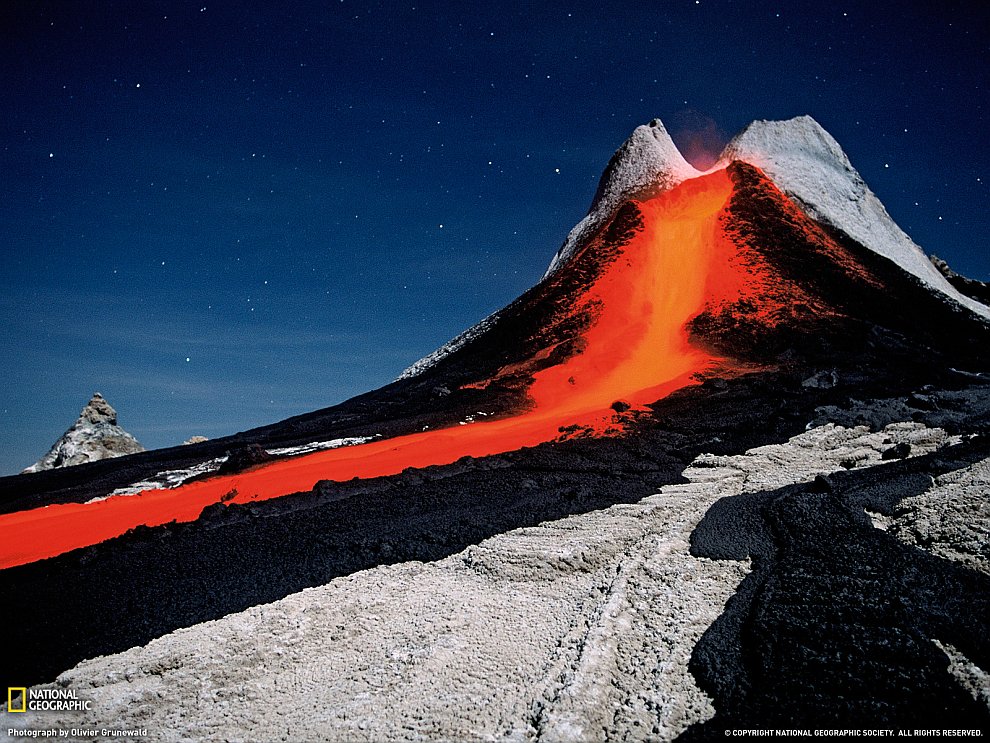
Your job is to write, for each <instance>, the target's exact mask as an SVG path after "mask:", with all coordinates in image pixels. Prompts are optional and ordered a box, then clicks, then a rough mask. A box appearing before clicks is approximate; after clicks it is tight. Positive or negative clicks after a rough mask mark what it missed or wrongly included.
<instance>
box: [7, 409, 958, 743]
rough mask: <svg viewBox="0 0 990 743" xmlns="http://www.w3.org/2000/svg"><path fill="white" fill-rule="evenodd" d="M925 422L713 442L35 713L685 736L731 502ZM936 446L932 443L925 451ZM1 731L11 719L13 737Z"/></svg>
mask: <svg viewBox="0 0 990 743" xmlns="http://www.w3.org/2000/svg"><path fill="white" fill-rule="evenodd" d="M924 431H925V429H924V427H923V426H922V425H921V424H895V425H893V426H888V427H887V428H886V429H885V430H883V431H879V432H876V433H870V432H869V431H868V430H867V429H866V428H865V427H858V428H843V427H841V426H835V425H832V424H829V425H825V426H821V427H819V428H815V429H813V430H811V431H808V432H805V433H803V434H801V435H799V436H796V437H794V438H792V439H791V440H790V441H788V442H786V443H783V444H773V445H769V446H763V447H760V448H758V449H752V450H750V451H749V452H747V453H745V454H741V455H735V456H714V455H702V456H700V457H698V458H697V459H696V460H695V462H694V463H693V464H692V465H691V466H690V467H688V468H687V469H686V470H685V472H684V476H685V478H686V479H687V482H686V483H684V484H676V485H669V486H666V487H664V488H662V489H661V491H660V492H659V493H658V494H656V495H653V496H649V497H647V498H645V499H643V500H642V501H640V502H639V503H633V504H620V505H616V506H613V507H611V508H608V509H605V510H602V511H594V512H590V513H586V514H580V515H577V516H571V517H568V518H565V519H560V520H558V521H553V522H548V523H544V524H541V525H539V526H535V527H529V528H522V529H516V530H513V531H511V532H507V533H505V534H501V535H498V536H495V537H493V538H491V539H487V540H485V541H484V542H482V543H481V544H478V545H476V546H473V547H469V548H468V549H466V550H464V551H463V552H461V553H459V554H456V555H453V556H451V557H448V558H446V559H444V560H440V561H438V562H435V563H430V564H422V563H417V562H412V563H404V564H396V565H389V566H382V567H377V568H373V569H371V570H365V571H361V572H358V573H354V574H353V575H349V576H345V577H342V578H338V579H336V580H333V581H331V582H330V583H328V584H326V585H324V586H320V587H317V588H311V589H307V590H304V591H302V592H300V593H297V594H293V595H291V596H287V597H286V598H284V599H282V600H280V601H277V602H274V603H272V604H268V605H262V606H255V607H252V608H250V609H248V610H246V611H243V612H238V613H236V614H231V615H229V616H227V617H224V618H223V619H220V620H217V621H213V622H206V623H204V624H200V625H197V626H194V627H190V628H187V629H181V630H177V631H175V632H173V633H171V634H169V635H166V636H164V637H161V638H159V639H157V640H154V641H152V642H151V643H149V644H148V645H146V646H144V647H139V648H132V649H130V650H127V651H125V652H122V653H118V654H117V655H112V656H107V657H102V658H96V659H93V660H88V661H84V662H83V663H81V664H79V665H78V666H76V667H75V668H74V669H72V670H70V671H67V672H65V673H64V674H62V675H61V676H60V677H59V680H58V684H59V686H62V687H67V688H70V689H74V690H76V691H77V693H78V695H79V697H80V698H83V699H88V698H93V699H98V700H99V704H94V709H93V710H92V711H89V712H64V713H63V712H47V713H43V715H41V716H40V717H39V715H37V714H35V713H26V714H25V715H23V723H24V724H25V725H27V726H34V725H38V726H41V725H44V727H46V728H52V727H76V728H86V727H89V728H100V727H105V726H107V725H110V724H111V723H112V726H113V727H122V728H147V729H148V730H149V732H152V733H153V734H154V735H156V736H161V737H162V738H165V739H168V740H186V739H192V738H195V739H197V740H217V741H219V740H231V739H235V740H241V739H246V740H278V739H284V738H288V739H293V740H296V739H305V740H309V739H313V740H328V739H333V740H355V741H362V740H364V741H376V740H384V739H402V740H423V739H429V740H467V739H470V740H496V739H497V740H517V741H522V740H591V739H605V740H625V739H629V738H634V739H646V738H648V739H650V740H671V739H673V738H675V737H677V735H679V734H680V733H682V732H683V731H684V730H685V729H686V728H687V727H688V726H690V725H691V724H693V723H696V722H701V721H704V720H706V719H709V718H710V717H711V716H712V714H713V712H714V710H713V708H712V704H711V700H710V699H709V698H708V697H707V696H706V695H705V694H704V692H702V691H701V689H700V688H698V686H697V684H696V683H695V680H694V678H693V676H692V675H691V673H690V672H689V670H688V661H689V659H690V657H691V652H692V650H693V648H694V646H695V644H696V643H697V642H698V640H699V638H700V637H701V635H702V634H703V633H704V632H705V630H706V629H707V628H708V627H709V626H710V625H711V623H712V622H713V621H714V620H715V619H716V618H717V617H718V616H719V615H720V614H721V612H722V611H723V608H724V606H725V602H726V601H727V600H728V598H729V597H730V596H731V595H732V593H733V592H734V591H735V590H736V589H737V587H738V585H739V583H740V581H741V580H742V579H743V578H744V577H745V575H746V573H747V572H748V570H749V567H748V564H747V563H746V562H740V561H733V560H726V561H722V560H709V559H704V558H695V557H692V556H691V555H690V552H689V538H690V535H691V532H692V531H693V530H694V528H695V527H696V525H697V524H698V522H699V521H700V519H701V518H702V517H703V516H704V514H705V513H706V512H707V510H708V509H709V508H710V507H711V505H712V504H713V503H714V502H715V501H716V500H718V499H719V498H722V497H726V496H733V495H739V494H741V493H750V492H763V491H767V490H774V489H777V488H780V487H783V486H786V485H789V484H793V483H797V482H808V481H811V480H813V479H814V478H815V476H816V475H819V474H827V473H829V472H833V471H836V470H840V469H842V468H843V463H844V462H846V461H848V459H849V457H850V456H853V455H856V454H858V453H860V452H862V451H864V450H865V449H869V450H870V451H871V452H872V453H871V455H870V457H867V458H865V459H864V461H870V462H877V461H879V458H880V452H882V451H883V450H885V449H886V448H887V447H888V446H889V440H896V441H899V440H901V439H902V438H904V437H913V438H912V440H913V441H916V442H918V443H919V446H917V447H915V448H912V454H913V455H914V454H923V453H926V452H927V451H930V450H931V449H933V448H938V447H939V445H940V444H945V443H946V442H947V440H948V437H947V436H946V435H945V434H944V432H939V431H938V429H934V430H932V431H930V432H929V433H930V435H923V433H924ZM921 442H924V445H921ZM0 739H2V732H0Z"/></svg>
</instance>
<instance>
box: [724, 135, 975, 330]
mask: <svg viewBox="0 0 990 743" xmlns="http://www.w3.org/2000/svg"><path fill="white" fill-rule="evenodd" d="M733 160H742V161H743V162H747V163H750V164H751V165H755V166H757V167H758V168H760V169H761V170H762V171H763V172H764V173H765V174H766V175H767V176H768V177H769V178H770V179H771V180H772V181H773V182H774V183H775V184H776V185H777V187H778V188H780V189H781V190H782V191H784V193H786V194H787V195H788V196H790V197H791V198H793V199H795V200H796V201H797V202H798V203H799V204H800V205H801V206H802V207H803V208H804V210H805V211H806V212H807V213H808V215H809V216H811V217H812V218H813V219H816V220H817V221H819V222H821V223H822V224H825V225H827V226H829V227H834V228H836V229H838V230H840V231H842V232H844V233H845V234H847V235H849V237H851V238H852V239H854V240H855V241H856V242H858V243H860V244H861V245H863V246H865V247H867V248H869V249H870V250H872V251H873V252H875V253H877V254H879V255H882V256H883V257H884V258H887V259H889V260H891V261H893V262H894V263H896V264H897V265H898V266H900V267H901V268H902V269H904V270H905V271H907V272H908V273H910V274H912V275H913V276H915V277H917V278H918V279H920V280H921V281H923V282H924V283H925V284H927V285H928V286H929V287H931V288H933V289H937V290H938V291H940V292H942V293H943V294H945V295H947V296H948V297H949V298H951V299H953V300H955V301H956V302H957V303H959V304H961V305H963V306H965V307H966V308H967V309H969V310H971V311H972V312H975V313H976V314H978V315H980V316H981V317H984V318H987V319H990V307H987V306H986V305H984V304H981V303H980V302H977V301H976V300H974V299H971V298H969V297H967V296H965V295H963V294H961V293H960V292H959V291H957V290H956V288H955V287H953V286H952V285H951V284H949V282H948V281H947V280H946V279H945V277H944V276H943V275H942V274H941V273H940V272H939V271H938V270H937V269H936V268H935V266H933V265H932V262H931V260H929V258H928V256H926V255H925V253H924V251H922V249H921V248H920V247H918V246H917V245H916V244H915V243H914V242H913V241H912V240H911V238H910V237H908V235H907V234H906V233H905V232H904V230H902V229H901V228H900V227H898V226H897V223H896V222H894V220H893V219H891V217H890V215H889V214H888V213H887V210H886V209H885V208H884V206H883V204H882V203H881V202H880V199H878V198H877V197H876V194H874V193H873V192H872V191H871V190H870V189H869V187H868V186H867V185H866V182H865V181H864V180H863V178H862V176H860V174H859V173H858V172H857V171H856V169H855V168H854V167H853V166H852V163H850V162H849V158H848V157H847V156H846V153H845V152H843V151H842V147H840V146H839V143H838V142H836V141H835V139H834V138H833V137H832V135H831V134H829V133H828V132H827V131H825V129H824V128H822V126H821V125H820V124H819V123H818V122H817V121H815V120H814V119H813V118H811V117H810V116H798V117H796V118H793V119H788V120H787V121H762V120H761V121H754V122H752V123H751V124H749V126H747V127H746V128H745V129H743V130H742V131H741V132H740V133H739V134H737V135H736V136H735V137H733V139H732V141H731V142H729V144H728V145H727V146H726V148H725V150H724V151H723V152H722V156H721V158H720V159H719V162H718V163H717V164H716V166H715V167H725V166H726V165H728V164H729V163H730V162H732V161H733Z"/></svg>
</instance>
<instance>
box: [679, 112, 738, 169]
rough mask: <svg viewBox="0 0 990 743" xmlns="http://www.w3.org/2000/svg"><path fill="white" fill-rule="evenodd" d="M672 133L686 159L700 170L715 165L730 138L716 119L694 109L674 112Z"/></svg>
mask: <svg viewBox="0 0 990 743" xmlns="http://www.w3.org/2000/svg"><path fill="white" fill-rule="evenodd" d="M670 135H671V137H672V138H673V139H674V142H675V144H676V145H677V148H678V149H679V150H680V151H681V154H682V155H684V159H685V160H687V161H688V162H689V163H691V164H692V165H693V166H694V167H696V168H698V169H699V170H707V169H708V168H710V167H711V166H712V165H714V164H715V161H716V160H718V156H719V155H720V154H722V149H723V148H724V147H725V144H726V142H728V140H729V138H728V137H727V136H726V135H725V133H724V132H723V131H722V130H721V129H719V127H718V125H717V124H716V123H715V120H714V119H712V118H711V117H710V116H706V115H705V114H703V113H701V112H700V111H695V110H694V109H685V110H683V111H678V112H677V113H675V114H674V116H673V127H672V128H671V132H670Z"/></svg>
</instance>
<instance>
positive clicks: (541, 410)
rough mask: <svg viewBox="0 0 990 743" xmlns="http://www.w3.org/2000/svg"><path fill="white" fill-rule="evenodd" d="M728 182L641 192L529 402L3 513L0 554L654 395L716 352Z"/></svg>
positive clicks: (722, 175) (487, 444)
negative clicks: (617, 248) (246, 466)
mask: <svg viewBox="0 0 990 743" xmlns="http://www.w3.org/2000/svg"><path fill="white" fill-rule="evenodd" d="M731 193H732V182H731V180H730V178H729V176H728V174H727V173H726V172H725V171H724V170H720V171H717V172H714V173H711V174H709V175H705V176H701V177H698V178H694V179H691V180H688V181H685V182H684V183H682V184H681V185H679V186H678V187H676V188H674V189H672V190H670V191H667V192H665V193H662V194H660V195H659V196H656V197H654V198H652V199H650V200H648V201H645V202H643V203H641V204H639V205H638V206H639V208H640V210H641V212H642V215H643V228H642V229H641V230H640V231H639V232H638V233H637V234H636V235H635V236H634V237H633V238H632V240H631V241H630V242H629V243H628V244H627V245H626V246H625V247H624V248H623V250H622V253H621V254H620V255H619V256H618V257H616V258H615V259H614V260H612V261H611V262H610V263H609V264H608V266H607V267H606V269H605V270H604V272H603V273H602V274H601V275H600V276H599V277H598V278H597V279H596V280H595V282H594V283H593V284H592V285H591V286H590V287H589V288H588V289H587V290H586V291H585V292H584V294H583V295H582V297H581V299H580V300H579V302H578V303H576V305H575V307H574V311H588V310H590V311H592V312H593V316H594V321H593V323H592V324H591V326H590V327H589V328H588V329H587V330H586V331H585V333H584V338H583V340H584V344H583V350H582V351H581V352H580V353H578V354H576V355H574V356H572V357H571V358H569V359H567V360H566V361H564V362H563V363H561V364H559V365H557V366H553V367H550V368H547V369H543V370H542V371H539V372H536V373H535V374H534V375H533V382H532V384H531V386H530V387H529V390H528V392H529V396H530V398H531V400H532V403H533V404H532V406H531V407H530V408H529V409H527V410H526V411H524V412H522V413H519V414H517V415H514V416H511V417H507V418H503V419H498V420H492V421H485V422H478V423H472V424H470V425H462V426H455V427H451V428H446V429H438V430H435V431H426V432H422V433H416V434H411V435H407V436H399V437H396V438H392V439H387V440H382V441H375V442H372V443H367V444H361V445H358V446H351V447H344V448H340V449H332V450H327V451H322V452H317V453H313V454H308V455H303V456H298V457H295V458H291V459H284V460H279V461H276V462H273V463H271V464H267V465H263V466H260V467H258V468H255V469H253V470H249V471H245V472H242V473H238V474H234V475H229V476H218V477H214V478H210V479H207V480H202V481H198V482H194V483H190V484H188V485H183V486H180V487H177V488H174V489H171V490H148V491H144V492H142V493H140V494H137V495H130V496H112V497H109V498H106V499H104V500H101V501H95V502H90V503H85V504H75V503H72V504H62V505H52V506H47V507H44V508H37V509H32V510H27V511H20V512H17V513H12V514H7V515H3V516H0V568H8V567H12V566H15V565H21V564H25V563H29V562H34V561H36V560H40V559H44V558H47V557H52V556H55V555H59V554H62V553H64V552H68V551H69V550H73V549H76V548H79V547H84V546H87V545H92V544H96V543H98V542H102V541H104V540H107V539H111V538H113V537H116V536H119V535H121V534H123V533H124V532H126V531H127V530H129V529H133V528H135V527H137V526H139V525H145V526H158V525H161V524H165V523H168V522H170V521H178V522H184V521H194V520H196V519H197V518H198V517H199V515H200V513H201V512H202V510H203V508H204V507H206V506H209V505H211V504H214V503H218V502H221V501H222V502H225V503H245V502H251V501H256V500H265V499H269V498H276V497H278V496H282V495H286V494H289V493H296V492H301V491H307V490H310V489H312V488H313V486H314V485H315V484H316V483H317V482H318V481H320V480H336V481H344V480H350V479H352V478H355V477H357V478H367V477H379V476H384V475H394V474H397V473H399V472H401V471H402V470H404V469H406V468H407V467H425V466H428V465H442V464H449V463H451V462H454V461H456V460H457V459H459V458H461V457H464V456H472V457H482V456H486V455H490V454H497V453H502V452H506V451H513V450H516V449H519V448H521V447H524V446H534V445H536V444H540V443H543V442H546V441H551V440H554V439H556V438H558V437H559V436H560V429H561V428H562V427H565V426H570V425H580V426H584V427H590V428H592V429H594V430H596V431H598V432H603V431H604V428H605V427H606V426H607V425H608V424H609V423H610V422H612V411H611V409H610V405H611V404H612V403H613V402H614V401H616V400H620V399H621V400H625V401H627V402H629V403H630V404H632V405H642V404H645V403H649V402H652V401H655V400H657V399H659V398H661V397H664V396H665V395H668V394H670V393H671V392H673V391H674V390H677V389H680V388H682V387H685V386H687V385H690V384H692V383H693V382H694V377H695V375H696V374H697V373H699V372H702V371H704V370H706V369H708V368H710V367H711V366H712V365H713V364H714V363H715V362H716V361H718V359H716V358H714V357H713V356H712V355H711V354H709V353H707V352H705V351H704V350H702V349H700V348H697V347H694V346H692V344H691V343H690V341H689V337H688V332H687V329H686V325H687V323H688V322H689V321H690V320H691V319H692V318H693V317H695V316H696V315H697V314H698V313H699V312H701V311H702V310H703V309H704V308H705V307H706V306H708V305H711V304H712V303H719V302H725V301H732V300H733V299H735V298H738V297H739V296H740V294H741V293H743V292H744V291H745V290H744V285H745V282H746V277H745V276H743V275H741V274H739V273H737V272H734V271H733V270H729V269H727V268H726V267H728V266H731V265H733V263H734V261H733V258H734V255H735V253H734V251H735V248H734V246H733V244H732V242H731V241H730V240H728V239H726V237H725V235H724V234H723V232H722V230H721V225H720V222H719V215H720V213H721V212H722V209H723V208H724V206H725V204H726V202H727V201H728V199H729V196H730V195H731Z"/></svg>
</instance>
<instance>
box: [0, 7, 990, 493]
mask: <svg viewBox="0 0 990 743" xmlns="http://www.w3.org/2000/svg"><path fill="white" fill-rule="evenodd" d="M884 6H886V7H884ZM988 47H990V5H988V4H986V3H977V2H962V3H947V2H926V3H910V2H896V3H893V2H889V3H881V2H871V3H859V2H850V3H846V4H843V3H830V2H815V3H796V2H790V1H789V2H781V3H756V2H728V1H727V0H721V1H718V0H678V1H677V2H646V1H644V0H640V1H639V2H633V3H629V2H607V3H601V2H595V3H586V4H582V3H538V2H537V3H525V4H522V3H520V4H512V3H505V2H485V3H481V2H473V3H467V2H466V3H454V2H440V3H432V2H420V1H419V0H408V1H407V2H402V3H399V2H395V3H391V2H386V3H373V2H359V1H358V0H343V1H342V2H339V1H338V0H332V1H328V2H322V3H317V2H309V3H293V2H284V3H271V2H268V1H267V0H266V1H265V2H253V1H251V0H240V1H239V2H229V3H223V4H220V3H215V2H213V1H212V0H202V2H198V3H179V2H169V3H163V2H141V1H140V0H137V1H131V2H108V1H101V2H83V1H81V0H80V1H76V0H73V1H71V2H70V1H69V0H66V1H65V2H55V3H40V2H35V1H34V0H31V1H29V0H5V1H4V2H3V3H0V60H2V62H0V73H2V74H0V112H2V116H0V173H2V199H0V245H2V248H0V353H2V358H3V362H2V363H3V367H2V368H3V374H2V378H3V385H2V389H0V473H12V472H16V471H19V470H20V469H21V468H23V467H25V466H27V465H29V464H31V463H32V462H34V461H35V460H36V459H38V458H39V457H40V456H41V455H42V454H44V453H45V452H46V451H47V449H48V447H49V446H50V445H51V444H52V442H53V441H54V440H55V439H56V438H57V437H58V436H59V435H60V434H61V433H62V432H63V431H64V430H65V429H66V428H67V427H68V426H69V425H70V424H71V423H72V422H73V420H74V419H75V417H76V416H77V415H78V412H79V409H80V408H81V407H82V406H83V405H84V404H85V402H86V400H87V399H88V398H89V396H90V394H91V393H92V392H94V391H96V390H99V391H101V392H102V393H103V394H104V395H105V396H106V397H107V399H108V400H109V401H110V402H111V404H113V405H114V406H115V407H116V408H117V410H118V412H119V413H120V421H121V424H122V425H123V426H124V427H125V428H126V429H127V430H129V431H131V432H132V433H133V434H134V435H135V436H137V438H138V439H139V440H140V441H141V442H142V443H143V444H144V445H145V446H147V447H149V448H152V447H159V446H168V445H172V444H177V443H180V442H181V441H183V440H184V439H186V438H188V437H189V436H192V435H194V434H200V435H205V436H208V437H211V438H212V437H216V436H221V435H224V434H227V433H232V432H234V431H237V430H243V429H246V428H250V427H253V426H256V425H261V424H264V423H269V422H273V421H276V420H280V419H282V418H285V417H287V416H290V415H293V414H296V413H301V412H305V411H308V410H313V409H316V408H320V407H325V406H327V405H331V404H333V403H336V402H340V401H341V400H344V399H346V398H348V397H350V396H352V395H354V394H357V393H360V392H363V391H366V390H368V389H371V388H374V387H377V386H380V385H381V384H384V383H386V382H388V381H390V380H392V379H393V378H394V377H395V376H396V375H398V374H399V373H400V372H401V371H402V369H403V368H405V367H406V366H407V365H408V364H410V363H411V362H413V361H415V360H416V359H417V358H419V357H421V356H422V355H424V354H426V353H427V352H429V351H431V350H432V349H434V348H435V347H437V346H439V345H441V344H442V343H443V342H445V341H446V340H448V339H449V338H450V337H451V336H453V335H455V334H457V333H458V332H460V331H461V330H463V329H464V328H466V327H468V326H470V325H472V324H473V323H475V322H476V321H477V320H479V319H480V318H481V317H483V316H484V315H486V314H488V313H489V312H491V311H493V310H495V309H497V308H499V307H501V306H503V305H505V304H506V303H507V302H509V301H510V300H512V299H513V298H514V297H516V296H517V295H518V294H520V293H521V292H522V291H523V290H525V289H526V288H528V287H529V286H531V285H532V284H533V283H535V282H536V281H537V280H538V279H539V277H540V276H541V275H542V272H543V270H544V269H545V268H546V266H547V264H548V262H549V260H550V258H551V257H552V255H553V253H554V252H555V250H556V249H557V248H558V247H559V245H560V243H561V242H562V240H563V239H564V237H565V236H566V234H567V231H568V230H569V229H570V227H571V226H572V225H573V224H574V223H576V222H577V221H578V220H579V219H580V218H581V216H583V214H584V212H585V211H586V210H587V208H588V205H589V203H590V201H591V197H592V195H593V193H594V189H595V186H596V184H597V181H598V177H599V176H600V174H601V171H602V169H603V167H604V166H605V164H606V163H607V161H608V159H609V157H610V156H611V154H612V152H613V151H614V150H615V148H616V147H618V146H619V145H620V144H621V143H622V141H623V140H624V139H625V138H626V137H627V136H628V135H629V133H630V132H631V131H632V130H633V128H634V127H635V126H636V125H638V124H642V123H646V122H647V121H649V120H650V119H652V118H654V117H660V118H661V119H663V121H664V122H665V123H666V124H667V126H668V128H669V129H670V130H671V132H672V134H673V136H674V138H675V140H676V141H677V142H678V144H679V145H681V147H682V149H684V151H685V154H687V155H688V156H689V159H691V158H694V160H695V164H701V165H707V164H708V163H707V162H705V159H706V158H710V157H711V155H712V154H713V153H716V152H717V151H718V150H719V149H720V148H721V146H722V145H723V144H724V142H725V141H726V140H727V139H728V137H730V136H731V135H732V134H733V133H735V132H736V131H737V130H738V129H740V128H741V127H743V126H744V125H745V124H747V123H748V122H749V121H751V120H753V119H757V118H768V119H779V118H789V117H792V116H796V115H799V114H810V115H812V116H814V117H815V118H816V119H817V120H818V121H819V122H820V123H821V124H822V125H823V126H824V127H825V128H826V129H828V130H829V131H830V132H831V133H832V134H833V135H834V136H835V137H836V138H837V139H838V140H839V142H840V143H841V144H842V146H843V147H844V148H845V150H846V152H847V153H848V154H849V156H850V158H851V160H852V162H853V164H854V165H855V166H856V167H857V168H858V169H859V171H860V172H861V173H862V175H863V176H864V178H865V179H866V181H867V183H868V184H869V185H870V187H871V188H872V189H873V190H874V191H876V192H877V194H878V195H879V196H880V198H881V200H882V201H883V202H884V203H885V205H886V206H887V209H888V211H890V213H891V215H892V216H893V217H894V219H895V220H896V221H897V222H898V223H899V224H900V225H901V226H902V227H903V228H904V229H905V230H907V232H908V233H909V234H910V235H911V236H912V237H913V238H914V239H915V241H916V242H918V243H919V244H920V245H921V246H922V247H923V248H924V249H925V250H926V251H927V252H934V253H937V254H939V255H941V256H942V257H944V258H946V259H948V260H949V261H950V263H951V264H952V265H953V266H954V267H955V268H956V269H957V270H959V271H961V272H963V273H966V274H968V275H971V276H973V277H975V278H979V279H984V280H986V279H988V278H990V253H988V251H987V248H986V234H987V221H988V213H990V198H988V190H987V180H988V178H990V147H988V144H987V133H988V131H990V126H988V124H990V111H988V97H987V91H988V74H990V51H988Z"/></svg>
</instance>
